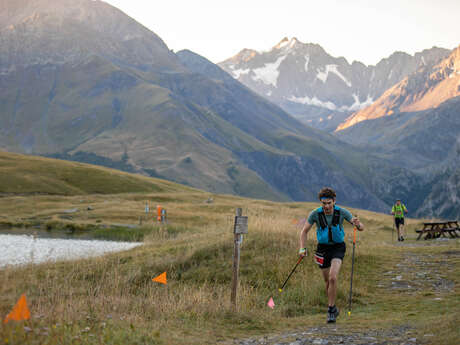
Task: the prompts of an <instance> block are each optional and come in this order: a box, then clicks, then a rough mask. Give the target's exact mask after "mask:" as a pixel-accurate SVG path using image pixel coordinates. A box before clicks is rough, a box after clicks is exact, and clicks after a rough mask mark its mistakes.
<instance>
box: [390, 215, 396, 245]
mask: <svg viewBox="0 0 460 345" xmlns="http://www.w3.org/2000/svg"><path fill="white" fill-rule="evenodd" d="M391 242H392V243H394V242H395V217H393V228H392V230H391Z"/></svg>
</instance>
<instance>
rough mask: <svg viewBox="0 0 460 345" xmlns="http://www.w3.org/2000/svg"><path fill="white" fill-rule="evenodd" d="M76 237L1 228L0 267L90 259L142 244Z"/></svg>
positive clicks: (34, 230)
mask: <svg viewBox="0 0 460 345" xmlns="http://www.w3.org/2000/svg"><path fill="white" fill-rule="evenodd" d="M79 236H80V237H79V238H78V239H77V238H76V237H75V235H74V234H70V233H65V232H62V231H46V230H40V229H8V230H0V267H6V266H10V265H11V266H16V265H22V264H28V263H41V262H47V261H58V260H59V261H60V260H73V259H81V258H89V257H95V256H100V255H103V254H106V253H110V252H118V251H123V250H128V249H131V248H134V247H137V246H140V245H142V243H141V242H116V241H100V240H91V239H89V238H87V239H84V238H83V239H82V238H81V235H79ZM83 236H84V235H83Z"/></svg>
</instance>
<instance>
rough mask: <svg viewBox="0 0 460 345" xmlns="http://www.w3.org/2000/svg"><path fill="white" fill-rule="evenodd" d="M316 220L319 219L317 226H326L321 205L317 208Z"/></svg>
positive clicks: (323, 227) (322, 227)
mask: <svg viewBox="0 0 460 345" xmlns="http://www.w3.org/2000/svg"><path fill="white" fill-rule="evenodd" d="M318 221H319V226H320V227H321V229H325V228H327V220H326V215H325V214H324V210H323V208H322V207H320V208H319V209H318Z"/></svg>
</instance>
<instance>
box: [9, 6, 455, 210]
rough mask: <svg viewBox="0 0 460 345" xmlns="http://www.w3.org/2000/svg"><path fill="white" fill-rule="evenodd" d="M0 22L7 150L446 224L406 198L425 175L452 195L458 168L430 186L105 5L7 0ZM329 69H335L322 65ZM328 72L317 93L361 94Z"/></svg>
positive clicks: (214, 188) (388, 157)
mask: <svg viewBox="0 0 460 345" xmlns="http://www.w3.org/2000/svg"><path fill="white" fill-rule="evenodd" d="M0 23H1V24H0V104H1V105H2V107H0V148H1V149H3V150H6V151H14V152H21V153H29V154H36V155H37V154H38V155H47V156H52V157H57V158H62V159H69V160H79V161H83V162H89V163H96V164H100V165H106V166H111V167H115V168H119V169H122V170H126V171H131V172H138V173H141V174H145V175H149V176H154V177H161V178H165V179H168V180H172V181H176V182H180V183H183V184H187V185H190V186H194V187H197V188H201V189H205V190H207V191H211V192H216V193H231V194H239V195H242V196H250V197H256V198H264V199H272V200H299V201H313V200H316V193H317V191H318V189H319V188H321V187H323V186H325V185H330V186H332V187H333V188H335V189H336V190H337V192H338V195H339V196H340V199H339V200H340V203H342V204H346V205H349V206H355V207H361V208H367V209H372V210H378V211H388V209H389V207H390V205H391V203H392V201H393V198H394V196H395V195H399V196H403V197H407V203H406V204H407V205H408V207H409V208H412V209H413V210H414V211H415V210H422V209H425V210H429V212H432V214H434V215H436V216H450V215H451V214H452V213H450V212H451V209H444V208H443V209H442V210H447V211H445V212H444V211H442V212H440V211H439V207H438V208H436V207H430V206H429V205H427V204H426V203H424V202H421V201H420V198H414V197H411V196H413V194H414V193H415V194H417V193H418V194H420V195H422V194H423V195H426V194H427V193H428V192H427V190H426V188H425V186H426V181H428V180H429V179H431V180H429V181H432V184H431V185H430V186H433V187H436V188H438V187H439V188H444V187H445V186H446V184H443V183H441V184H440V185H439V186H438V185H437V184H436V183H435V182H436V181H438V180H436V179H437V178H438V177H439V176H440V175H439V174H441V173H445V174H447V175H446V176H448V178H449V179H450V178H453V182H452V183H453V184H452V185H455V181H456V180H455V178H456V177H455V176H456V175H455V173H452V169H454V170H455V167H454V168H452V167H451V166H450V165H449V166H447V165H446V166H445V167H444V169H445V170H442V171H438V170H436V169H433V170H432V175H430V176H431V177H430V178H428V177H427V175H426V174H423V173H420V172H419V171H417V170H414V169H413V167H412V166H404V165H400V166H395V164H394V155H392V154H387V152H383V151H379V150H378V149H372V150H369V149H368V148H366V147H360V145H358V144H356V143H352V142H350V143H347V141H348V139H347V138H346V136H343V137H341V136H340V135H338V134H337V133H328V132H325V131H322V130H320V129H317V128H313V127H311V126H309V125H307V124H305V122H303V121H300V120H299V119H298V118H296V116H292V115H291V114H290V113H288V112H286V110H285V109H286V108H285V107H284V105H283V107H284V109H283V108H282V107H281V106H280V105H281V104H277V103H276V102H271V101H269V100H267V99H266V98H265V97H262V96H261V95H260V93H259V92H257V91H254V90H252V89H251V88H250V87H248V86H247V85H243V84H242V83H240V82H239V81H238V80H236V79H235V78H233V77H232V76H231V75H230V74H228V73H227V72H225V71H224V70H223V69H221V68H220V67H219V66H217V65H215V64H213V63H211V62H210V61H208V60H207V59H206V58H204V57H202V56H199V55H197V54H195V53H193V52H191V51H187V50H184V51H180V52H178V53H176V54H175V53H173V52H172V51H170V50H169V48H168V47H167V45H166V44H165V43H164V42H163V41H162V40H161V38H160V37H158V36H157V35H156V34H154V33H153V32H151V31H149V30H148V29H146V28H145V27H143V26H142V25H140V24H139V23H137V22H136V21H134V20H133V19H132V18H130V17H128V16H127V15H125V14H124V13H123V12H121V11H119V10H118V9H116V8H114V7H112V6H110V5H108V4H106V3H104V2H101V1H90V0H73V1H70V0H61V1H59V2H55V1H51V0H20V1H13V0H6V1H2V2H1V3H0ZM296 44H297V43H296ZM279 49H286V47H284V48H283V47H281V46H280V48H279ZM317 49H318V50H320V47H319V46H318V47H317ZM442 54H444V50H442V49H438V48H433V49H432V50H428V51H427V52H426V54H425V55H423V56H422V55H420V56H419V55H417V56H419V59H420V61H422V60H427V61H428V62H427V61H425V62H426V65H427V66H431V65H435V62H434V60H436V61H438V60H437V56H438V55H442ZM249 55H251V54H249ZM403 55H404V54H403ZM404 56H405V55H404ZM422 57H423V59H422ZM285 59H286V60H288V57H286V58H285ZM314 60H315V58H314V57H313V55H312V60H311V61H312V62H311V63H312V64H311V65H310V64H309V66H310V67H311V66H313V61H314ZM275 61H278V60H275ZM283 61H284V59H283ZM283 61H281V62H283ZM431 61H433V62H431ZM414 64H415V63H414ZM332 65H336V63H335V60H331V61H330V62H328V64H327V65H323V67H324V66H332ZM280 66H282V65H281V64H280ZM337 66H339V65H338V64H337ZM272 67H274V66H272ZM304 67H305V62H304ZM312 68H313V67H312ZM315 68H316V67H315ZM269 70H270V71H273V70H274V69H273V68H271V69H269ZM320 71H323V72H324V73H326V76H325V77H324V74H319V75H320V77H319V81H320V82H321V83H323V81H322V79H321V76H323V79H324V80H325V81H324V83H328V82H336V83H341V82H343V79H341V78H339V77H338V74H341V75H342V76H343V77H344V78H345V79H346V80H347V81H350V80H351V81H350V82H351V83H352V87H354V85H355V84H354V83H355V79H352V78H351V77H349V76H348V75H347V74H345V72H342V70H341V67H340V68H339V67H324V68H323V69H320ZM259 72H261V71H259ZM336 72H337V73H338V74H337V73H336ZM317 73H318V72H317ZM280 75H281V73H280ZM315 75H316V74H315ZM233 76H234V75H233ZM335 76H337V78H338V80H336V79H337V78H336V77H335ZM260 78H264V79H265V80H266V81H267V80H273V79H270V77H267V76H265V77H262V75H260ZM267 78H268V79H267ZM347 78H350V79H347ZM356 78H357V80H356V83H358V80H359V78H358V77H356ZM317 79H318V78H317ZM379 83H381V82H379ZM379 83H376V84H379ZM279 85H281V84H279ZM319 85H320V84H319ZM382 88H383V87H382ZM356 90H358V89H356ZM356 92H357V91H356ZM360 92H361V91H360ZM383 92H384V90H383V91H382V93H383ZM369 94H370V93H369ZM299 95H300V94H299ZM352 95H353V93H352ZM359 95H361V93H360V94H359ZM342 96H343V100H344V101H343V103H339V102H338V103H334V104H335V105H337V106H340V107H342V106H349V101H350V100H349V99H348V98H346V97H345V96H344V95H342ZM342 96H340V97H342ZM299 97H300V96H299ZM351 97H352V99H353V96H351ZM360 97H361V96H359V97H358V101H359V102H360V103H362V101H363V98H360ZM372 97H376V98H377V94H375V95H374V94H372ZM345 99H348V100H347V101H345ZM321 100H322V101H323V99H321ZM347 102H348V103H347ZM363 102H364V101H363ZM291 103H293V104H297V103H298V102H291ZM364 103H365V102H364ZM298 104H300V103H298ZM347 104H348V105H347ZM443 104H444V103H443ZM317 108H318V109H320V110H321V111H323V110H322V109H323V108H322V107H317ZM335 110H337V109H335ZM348 110H349V111H351V109H348ZM329 111H330V110H329ZM336 113H337V114H338V113H340V114H341V115H340V116H342V115H343V114H345V112H344V113H343V114H342V113H341V112H340V111H336ZM348 116H350V113H347V115H346V117H348ZM427 116H428V115H427ZM346 117H344V116H343V119H345V118H346ZM377 120H378V119H377ZM372 121H374V120H372ZM365 122H370V121H363V123H365ZM358 125H360V124H358ZM353 127H354V126H352V127H350V129H352V128H353ZM347 130H348V129H347ZM344 133H345V131H344ZM355 145H356V146H355ZM452 154H454V155H455V152H454V153H452ZM449 169H451V170H449ZM449 188H450V187H449ZM433 200H434V199H433ZM440 202H441V203H442V200H440ZM433 205H434V204H433ZM425 212H428V211H425ZM457 212H458V211H457ZM453 214H455V213H453Z"/></svg>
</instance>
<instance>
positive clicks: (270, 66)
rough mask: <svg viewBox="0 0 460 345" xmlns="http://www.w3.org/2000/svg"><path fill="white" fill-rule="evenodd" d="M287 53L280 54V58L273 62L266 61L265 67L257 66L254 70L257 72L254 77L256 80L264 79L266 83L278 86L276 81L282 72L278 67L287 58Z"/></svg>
mask: <svg viewBox="0 0 460 345" xmlns="http://www.w3.org/2000/svg"><path fill="white" fill-rule="evenodd" d="M286 57H287V55H283V56H280V57H279V58H278V59H276V61H275V62H272V63H266V64H265V65H264V67H260V68H255V69H253V70H252V72H253V73H254V74H255V75H254V76H253V77H252V79H253V80H254V81H258V80H260V81H262V82H263V83H264V84H266V85H273V86H274V87H276V83H277V82H278V76H279V74H280V72H279V70H278V68H279V66H280V65H281V63H282V62H283V60H284V59H286Z"/></svg>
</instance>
